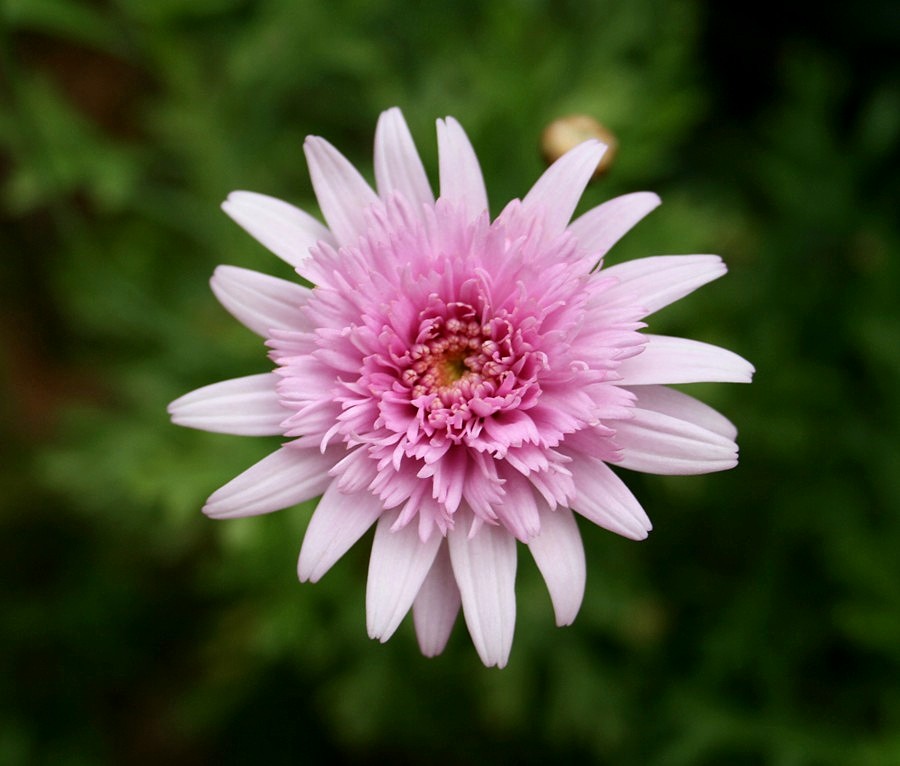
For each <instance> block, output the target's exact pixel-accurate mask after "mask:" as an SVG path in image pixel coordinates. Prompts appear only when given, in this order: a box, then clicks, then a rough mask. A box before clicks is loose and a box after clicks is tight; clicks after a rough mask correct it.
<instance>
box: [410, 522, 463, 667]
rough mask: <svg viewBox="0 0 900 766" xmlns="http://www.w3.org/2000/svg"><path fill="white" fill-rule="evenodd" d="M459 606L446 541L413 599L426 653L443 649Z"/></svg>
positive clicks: (415, 617) (421, 643)
mask: <svg viewBox="0 0 900 766" xmlns="http://www.w3.org/2000/svg"><path fill="white" fill-rule="evenodd" d="M433 536H434V537H438V535H433ZM459 606H460V598H459V588H457V587H456V579H455V578H454V577H453V569H452V567H451V566H450V553H449V551H448V549H447V546H446V545H441V547H440V548H439V549H438V553H437V556H436V557H435V559H434V564H432V566H431V571H430V572H429V573H428V576H427V577H426V578H425V582H423V583H422V587H421V588H420V589H419V594H418V595H417V596H416V600H415V601H414V602H413V623H414V624H415V627H416V637H417V638H418V640H419V648H420V649H421V650H422V654H424V655H425V656H426V657H436V656H437V655H439V654H440V653H441V652H442V651H444V647H445V646H446V645H447V640H448V639H449V638H450V631H452V630H453V623H455V622H456V615H457V614H459Z"/></svg>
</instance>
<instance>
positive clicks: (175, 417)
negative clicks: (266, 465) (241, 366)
mask: <svg viewBox="0 0 900 766" xmlns="http://www.w3.org/2000/svg"><path fill="white" fill-rule="evenodd" d="M277 381H278V376H277V375H276V374H275V373H272V372H270V373H266V374H264V375H249V376H247V377H245V378H235V379H234V380H225V381H222V382H221V383H213V384H212V385H210V386H204V387H203V388H198V389H197V390H196V391H191V393H189V394H185V395H184V396H182V397H179V398H178V399H176V400H175V401H174V402H172V403H171V404H170V405H169V408H168V409H169V414H170V415H171V416H172V422H173V423H177V424H178V425H180V426H187V427H188V428H199V429H200V430H202V431H213V432H215V433H220V434H238V435H241V436H274V435H276V434H280V433H282V431H281V425H280V424H281V421H282V420H284V419H285V417H287V411H286V410H285V409H284V407H282V406H281V403H280V402H279V399H278V394H277V393H275V384H276V382H277Z"/></svg>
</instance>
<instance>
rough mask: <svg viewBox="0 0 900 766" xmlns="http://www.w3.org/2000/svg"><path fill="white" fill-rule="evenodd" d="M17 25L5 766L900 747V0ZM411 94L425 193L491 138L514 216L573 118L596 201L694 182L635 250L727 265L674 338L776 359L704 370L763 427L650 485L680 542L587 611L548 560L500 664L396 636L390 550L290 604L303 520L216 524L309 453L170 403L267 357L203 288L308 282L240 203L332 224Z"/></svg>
mask: <svg viewBox="0 0 900 766" xmlns="http://www.w3.org/2000/svg"><path fill="white" fill-rule="evenodd" d="M2 8H3V11H2V13H3V17H2V37H0V48H2V68H0V72H2V81H0V84H2V107H0V214H2V219H3V225H2V229H0V255H2V257H0V302H2V312H0V340H2V351H0V364H2V367H0V379H2V385H3V393H2V396H0V413H2V423H0V429H2V431H0V482H2V496H0V497H2V499H0V502H2V512H0V589H2V590H0V596H2V604H0V762H2V763H3V764H11V765H18V764H23V765H24V764H54V766H68V765H72V766H75V765H81V764H106V763H110V764H145V763H146V764H150V763H153V764H158V763H160V762H163V763H167V764H169V765H170V766H180V765H181V764H242V763H266V764H281V763H298V762H300V763H320V762H321V763H325V762H329V763H335V762H346V763H351V764H370V763H376V762H382V761H385V760H387V761H389V762H392V763H400V764H403V763H409V764H413V763H422V762H430V763H437V764H455V763H464V762H465V763H476V764H478V763H507V762H508V763H512V762H516V763H536V762H541V763H544V762H549V759H553V760H554V761H555V762H590V763H599V764H606V763H609V764H616V765H617V766H625V765H627V764H635V765H640V766H656V765H659V766H682V765H683V766H696V765H701V766H703V765H714V764H729V765H734V766H743V765H745V764H776V765H777V766H795V765H796V766H801V765H803V766H805V765H806V764H811V765H812V764H815V765H822V766H826V765H832V764H833V765H834V766H846V765H847V764H854V765H857V764H862V765H863V766H865V765H871V766H892V765H895V764H898V763H900V478H898V477H900V451H898V447H900V311H898V296H900V267H898V259H900V250H898V244H900V243H898V239H900V236H898V229H897V227H896V225H895V224H896V215H897V202H898V191H900V188H898V186H900V183H898V178H900V172H898V133H900V80H898V70H900V67H898V59H897V55H896V54H897V43H898V37H900V15H898V6H897V5H896V3H893V2H891V0H860V2H856V3H841V4H837V3H836V4H828V3H825V4H819V6H818V7H817V8H816V10H815V12H814V13H812V12H809V11H808V10H807V8H808V6H806V5H804V4H797V3H794V4H791V3H788V4H787V5H785V4H784V3H780V2H775V0H764V2H762V3H755V4H753V5H752V10H750V9H749V8H745V7H744V6H742V5H740V4H731V3H717V2H714V0H684V1H683V2H665V1H664V0H639V1H637V0H609V1H608V2H597V1H592V0H574V1H571V2H570V1H568V0H562V1H560V0H552V1H551V0H491V1H489V2H483V1H481V2H475V1H474V0H463V1H462V2H458V3H432V2H424V1H423V2H400V1H398V0H327V1H326V0H307V1H304V2H296V1H295V0H260V1H259V2H251V1H250V0H196V1H195V2H190V3H189V2H182V0H154V2H145V1H144V0H108V1H107V2H100V1H99V0H98V1H97V2H78V1H77V0H6V2H5V3H3V4H2ZM392 105H399V106H401V107H402V108H403V109H404V112H405V115H406V117H407V119H408V121H409V123H410V126H411V128H412V130H413V133H414V135H415V137H416V140H417V143H418V145H419V147H420V149H421V152H422V154H423V156H424V158H425V162H426V166H427V167H428V169H429V171H430V172H431V174H432V178H435V177H436V173H435V171H436V150H435V140H434V127H433V126H434V120H435V118H437V117H442V116H444V115H447V114H450V115H454V116H456V117H457V118H458V119H459V120H460V121H461V122H462V123H463V125H464V126H465V127H466V129H467V131H468V132H469V134H470V136H471V139H472V141H473V143H474V145H475V147H476V149H477V151H478V153H479V156H480V158H481V162H482V165H483V168H484V174H485V177H486V180H487V185H488V190H489V194H490V197H491V200H492V203H493V207H494V210H495V211H496V210H498V209H499V208H500V207H501V206H502V205H503V204H504V203H505V202H506V201H507V200H508V199H510V198H512V197H515V196H521V195H522V194H524V193H525V192H526V191H527V190H528V188H529V186H530V184H531V183H532V182H533V181H534V180H535V179H536V178H537V176H538V175H539V174H540V172H541V170H542V167H543V165H542V159H541V157H540V153H539V150H538V146H539V138H540V134H541V131H542V129H543V127H544V126H545V125H546V124H547V123H548V122H549V121H551V120H552V119H553V118H556V117H558V116H561V115H566V114H571V113H588V114H591V115H593V116H595V117H596V118H598V119H599V120H600V121H601V122H603V123H604V124H605V125H606V126H607V127H608V128H609V129H610V130H611V131H612V132H613V133H614V134H615V135H616V137H617V139H618V142H619V151H618V155H617V156H616V159H615V161H614V163H613V165H612V167H611V169H610V171H609V173H608V174H607V175H606V176H605V177H603V178H602V179H601V180H599V181H597V182H596V183H595V184H593V185H592V186H591V188H590V189H589V190H588V192H587V194H586V195H585V199H584V200H583V203H582V209H586V208H588V207H589V206H593V205H595V204H598V203H599V202H601V201H602V200H604V199H606V198H609V197H612V196H614V195H617V194H621V193H625V192H631V191H637V190H644V189H649V190H654V191H657V192H658V193H660V194H661V196H662V198H663V201H664V204H663V206H662V207H661V208H660V209H659V210H658V211H656V212H654V213H653V214H652V215H651V216H650V217H649V218H648V219H647V220H645V221H644V222H643V223H641V224H640V225H639V226H638V227H637V229H635V230H634V231H633V232H632V233H631V234H630V235H629V236H628V237H627V238H626V239H625V240H623V241H622V242H621V243H620V244H619V245H618V246H617V247H616V248H615V249H614V251H613V253H612V254H611V256H610V258H609V261H610V262H617V261H619V260H623V259H628V258H633V257H639V256H644V255H653V254H667V253H695V252H699V253H703V252H713V253H720V254H721V255H723V256H724V257H725V259H726V261H727V263H728V265H729V267H730V273H729V275H728V276H727V277H726V278H724V279H723V280H721V281H720V282H717V283H715V284H713V285H710V286H708V287H706V288H704V289H703V290H701V291H700V292H699V293H697V294H695V295H693V296H691V297H690V298H689V299H687V300H685V301H682V302H681V303H679V304H678V305H676V306H673V307H671V308H669V309H667V310H665V311H664V312H661V313H660V314H659V315H658V316H656V317H654V318H653V324H652V329H653V330H654V331H657V332H664V333H669V334H676V335H686V336H689V337H695V338H699V339H702V340H707V341H710V342H713V343H718V344H721V345H724V346H727V347H729V348H732V349H734V350H736V351H738V352H739V353H741V354H743V355H744V356H746V357H747V358H749V359H751V360H752V361H753V362H754V363H755V364H756V367H757V377H756V381H755V383H754V384H753V385H752V386H749V387H746V386H727V385H716V386H703V387H695V392H696V393H698V395H700V396H702V397H704V398H706V399H707V401H710V402H711V403H713V404H714V405H715V406H717V407H719V408H720V409H721V410H722V411H724V412H725V413H727V414H728V415H729V416H730V417H731V418H732V419H733V420H734V421H735V422H736V423H737V424H738V426H739V428H740V432H741V436H740V443H741V447H742V463H741V465H740V467H739V468H738V469H736V470H734V471H731V472H728V473H725V474H719V475H712V476H705V477H684V478H679V477H671V478H660V477H652V476H649V477H648V476H641V475H636V474H635V475H629V476H627V477H626V478H627V480H628V481H629V484H630V486H631V487H632V488H633V489H634V490H635V492H636V494H637V495H638V496H639V498H640V499H641V500H642V501H643V502H644V504H645V506H646V508H647V509H648V510H649V512H650V515H651V517H652V518H653V519H654V522H655V524H656V529H655V531H654V532H653V533H652V534H651V536H650V538H649V540H647V541H646V542H643V543H634V542H630V541H627V540H623V539H619V538H617V537H615V536H614V535H612V534H609V533H606V532H604V531H602V530H600V529H596V528H592V527H590V526H589V525H587V524H584V525H583V526H582V531H583V535H584V538H585V544H586V548H587V551H588V559H589V560H588V572H589V575H588V578H589V579H588V591H587V596H586V599H585V603H584V606H583V608H582V611H581V614H580V616H579V618H578V620H577V621H576V623H575V625H574V626H573V627H570V628H566V629H562V630H561V629H557V628H555V627H554V626H553V619H552V614H551V610H550V605H549V599H548V597H547V595H546V591H545V589H544V586H543V584H542V582H541V580H540V577H539V575H538V573H537V571H536V569H535V567H534V566H533V564H531V562H530V558H529V557H527V556H526V555H522V556H521V557H520V572H519V579H518V603H519V618H518V624H517V629H516V633H517V635H516V640H515V644H514V648H513V652H512V657H511V661H510V664H509V667H508V668H507V669H505V670H503V671H497V670H486V669H484V668H483V667H482V666H481V664H480V662H479V660H478V658H477V655H476V654H475V651H474V650H473V648H472V647H471V643H470V641H469V638H468V636H467V634H466V631H465V627H464V625H463V624H462V623H461V621H460V622H459V623H458V624H457V626H456V629H455V632H454V635H453V637H452V638H451V641H450V644H449V646H448V648H447V650H446V652H445V654H444V655H443V656H442V657H440V658H438V659H433V660H426V659H424V658H422V657H421V656H420V655H419V652H418V650H417V648H416V644H415V639H414V636H413V631H412V627H411V625H410V624H409V621H408V620H407V622H406V623H404V625H403V626H401V628H400V630H399V631H398V634H397V635H396V636H395V637H394V638H393V639H392V640H391V641H390V642H389V643H388V644H386V645H383V646H382V645H380V644H378V643H377V642H373V641H370V640H369V639H367V638H366V634H365V617H364V581H365V575H366V567H367V547H368V546H367V544H365V542H364V543H363V544H361V545H359V546H357V547H356V548H355V549H354V550H353V551H352V553H351V554H350V555H348V556H347V557H346V558H345V559H344V560H342V561H341V562H340V563H339V564H338V565H337V566H336V567H335V568H334V569H333V570H332V571H331V572H330V573H329V574H328V575H327V576H326V577H325V578H324V580H323V581H322V582H321V583H319V584H318V585H314V586H312V585H300V584H298V582H297V580H296V574H295V562H296V556H297V552H298V550H299V545H300V541H301V538H302V534H303V530H304V528H305V525H306V523H307V520H308V518H309V514H310V510H311V508H310V506H309V505H307V506H302V507H299V508H294V509H291V510H288V511H285V512H282V513H278V514H273V515H271V516H267V517H259V518H253V519H248V520H239V521H230V522H213V521H210V520H208V519H206V518H204V517H203V516H202V515H201V513H200V506H201V505H202V503H203V501H204V499H205V498H206V496H207V495H208V494H209V493H210V492H211V491H212V490H214V489H216V488H217V487H218V486H219V485H221V484H223V483H224V482H225V481H227V480H228V479H230V478H231V477H232V476H234V475H235V474H236V473H238V472H239V471H240V470H242V469H243V468H244V467H246V466H248V465H250V464H251V463H253V462H254V461H255V460H257V459H258V458H260V457H262V456H263V455H264V454H266V453H267V452H268V451H270V450H271V449H272V448H273V446H274V444H277V442H278V440H277V439H272V440H269V439H260V440H253V439H247V438H240V437H229V436H217V435H211V434H203V433H199V432H192V431H187V430H182V429H179V428H176V427H174V426H172V425H170V424H169V422H168V420H167V417H166V414H165V405H166V403H167V402H169V401H170V400H172V399H173V398H175V397H177V396H179V395H180V394H182V393H184V392H186V391H188V390H190V389H192V388H195V387H198V386H200V385H204V384H206V383H211V382H215V381H218V380H221V379H224V378H228V377H234V376H240V375H247V374H252V373H255V372H263V371H265V370H266V369H267V367H266V364H267V363H266V360H265V357H264V355H263V349H262V347H261V345H260V342H259V340H258V339H257V338H256V337H255V336H253V335H252V334H251V333H249V331H246V330H245V329H243V328H242V327H241V326H239V325H238V324H237V322H235V321H234V320H232V319H231V318H230V317H229V316H228V315H227V314H226V312H225V311H224V310H223V309H222V308H221V307H220V306H218V304H217V303H216V301H215V299H214V298H213V296H212V294H211V293H210V292H209V290H208V286H207V279H208V276H209V275H210V273H211V272H212V269H213V268H214V267H215V265H216V264H219V263H230V264H236V265H241V266H245V267H250V268H256V269H258V270H261V271H267V272H269V273H274V274H278V275H281V276H288V274H289V270H288V269H287V267H285V266H284V265H283V264H281V263H280V262H278V261H277V259H276V258H275V257H274V256H271V255H270V254H268V253H267V252H266V251H265V250H264V249H263V248H262V247H261V246H259V245H257V244H256V243H255V242H254V241H253V240H251V239H250V237H248V236H247V235H245V234H244V233H243V232H242V231H240V230H239V229H238V227H237V226H235V225H234V224H233V223H232V222H231V221H229V220H228V218H227V217H226V216H225V215H224V214H222V213H221V211H220V210H219V209H218V205H219V203H220V201H221V200H222V199H224V197H225V195H226V194H227V193H228V192H229V191H230V190H233V189H250V190H254V191H260V192H265V193H268V194H272V195H275V196H278V197H282V198H284V199H287V200H290V201H292V202H294V203H296V204H298V205H300V206H302V207H305V208H306V209H309V210H311V211H315V201H314V198H313V196H312V192H311V186H310V183H309V180H308V177H307V169H306V166H305V161H304V159H303V156H302V152H301V143H302V140H303V138H304V136H305V135H307V134H309V133H316V134H320V135H324V136H326V137H328V138H329V139H330V140H331V141H332V142H334V143H335V144H336V145H337V146H338V147H339V148H341V149H342V150H343V151H344V152H345V153H346V154H347V156H348V157H349V158H350V159H351V160H352V161H353V162H354V163H356V164H357V165H358V166H359V167H361V168H362V169H363V170H364V172H365V173H366V174H367V175H369V177H371V144H372V136H373V131H374V125H375V120H376V118H377V115H378V113H379V112H380V111H381V110H382V109H384V108H386V107H388V106H392ZM367 539H368V538H367Z"/></svg>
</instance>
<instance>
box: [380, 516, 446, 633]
mask: <svg viewBox="0 0 900 766" xmlns="http://www.w3.org/2000/svg"><path fill="white" fill-rule="evenodd" d="M399 515H400V511H399V509H397V510H391V511H387V512H385V513H384V514H383V515H382V516H381V518H380V519H378V526H377V527H376V528H375V539H374V540H373V541H372V553H371V556H370V557H369V577H368V580H367V581H366V627H367V629H368V631H369V638H377V639H378V640H379V641H381V642H382V643H384V642H385V641H387V640H388V639H389V638H390V637H391V636H392V635H393V634H394V631H395V630H397V626H398V625H400V622H401V621H402V620H403V618H404V617H405V616H406V613H407V612H408V611H409V609H410V607H411V606H412V605H413V601H414V600H415V598H416V595H417V594H418V593H419V589H420V588H421V587H422V583H423V581H424V580H425V577H426V575H427V574H428V572H429V570H430V569H431V566H432V564H433V563H434V557H435V556H436V555H437V552H438V548H439V547H440V545H441V542H442V541H443V537H442V536H441V535H438V534H432V535H431V536H430V537H429V538H428V540H427V541H426V542H424V543H423V542H422V541H421V540H420V539H419V532H418V527H417V525H415V524H407V525H406V526H404V527H401V528H400V529H397V530H394V531H392V530H391V526H392V525H393V524H394V522H395V521H396V520H397V517H398V516H399Z"/></svg>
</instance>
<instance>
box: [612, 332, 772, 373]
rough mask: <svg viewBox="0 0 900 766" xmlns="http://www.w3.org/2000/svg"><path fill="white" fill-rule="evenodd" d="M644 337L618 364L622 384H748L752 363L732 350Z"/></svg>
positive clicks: (705, 344)
mask: <svg viewBox="0 0 900 766" xmlns="http://www.w3.org/2000/svg"><path fill="white" fill-rule="evenodd" d="M645 337H647V339H648V342H647V345H646V346H645V347H644V350H643V351H642V352H641V353H640V354H638V355H637V356H633V357H631V358H630V359H626V360H625V361H623V362H622V364H621V365H620V366H619V370H618V371H619V374H620V375H621V376H622V381H621V382H622V385H625V386H637V385H649V384H656V383H662V384H673V383H713V382H721V383H749V382H750V379H751V378H752V377H753V372H754V370H753V365H752V364H750V362H748V361H747V360H746V359H743V358H742V357H740V356H738V355H737V354H735V353H734V352H733V351H728V350H727V349H724V348H720V347H719V346H712V345H710V344H709V343H701V342H700V341H698V340H687V339H686V338H670V337H668V336H665V335H649V334H648V335H646V336H645Z"/></svg>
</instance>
